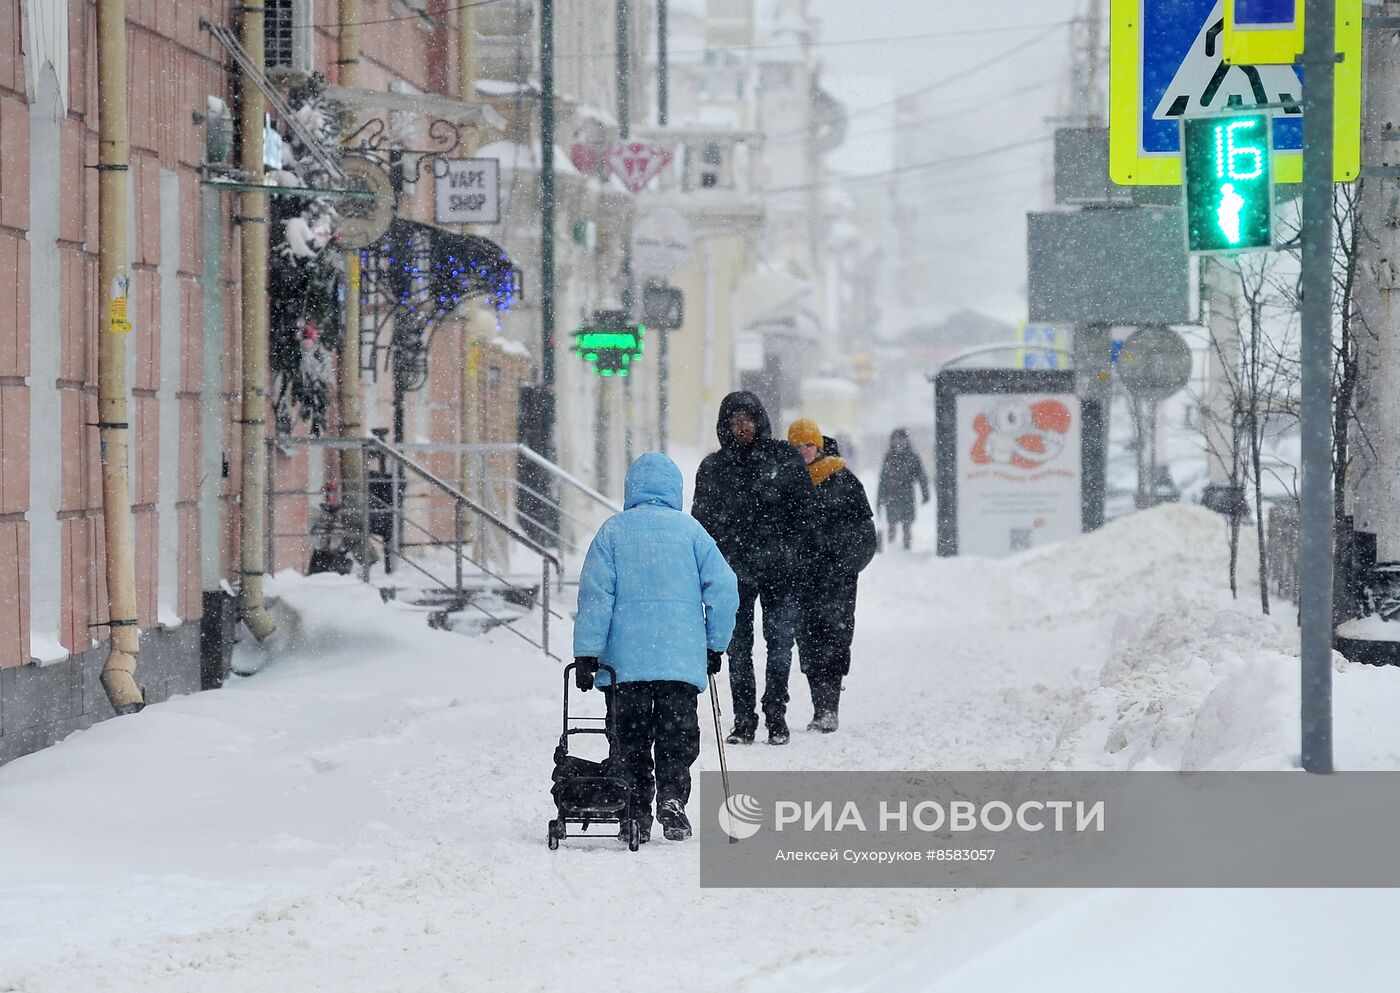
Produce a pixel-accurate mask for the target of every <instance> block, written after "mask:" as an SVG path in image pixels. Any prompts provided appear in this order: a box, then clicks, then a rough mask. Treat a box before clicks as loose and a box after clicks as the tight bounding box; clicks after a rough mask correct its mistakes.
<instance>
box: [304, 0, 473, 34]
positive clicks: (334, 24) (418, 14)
mask: <svg viewBox="0 0 1400 993" xmlns="http://www.w3.org/2000/svg"><path fill="white" fill-rule="evenodd" d="M497 2H498V0H475V2H473V3H464V4H459V5H458V6H456V7H447V8H445V9H443V10H439V11H436V13H439V14H451V13H453V12H454V11H458V10H468V9H470V8H472V7H485V6H486V5H487V4H492V3H497ZM397 21H420V22H422V23H426V24H436V22H435V21H434V20H433V15H432V14H431V13H429V12H428V11H427V10H419V11H415V12H414V13H412V14H401V15H399V16H398V17H381V18H379V19H378V20H374V21H317V22H316V23H315V24H313V25H311V26H312V27H313V28H348V27H359V26H361V25H365V24H393V23H395V22H397Z"/></svg>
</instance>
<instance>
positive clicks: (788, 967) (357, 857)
mask: <svg viewBox="0 0 1400 993" xmlns="http://www.w3.org/2000/svg"><path fill="white" fill-rule="evenodd" d="M919 523H920V532H919V533H920V539H921V541H920V545H916V550H915V551H914V552H909V553H906V552H903V551H902V550H893V551H889V552H886V553H884V554H882V555H880V556H877V558H876V561H875V562H874V563H873V564H872V566H871V568H870V570H869V571H868V572H867V573H866V574H865V575H864V576H863V578H862V581H861V602H860V608H859V616H858V620H857V626H856V643H855V647H854V652H853V655H854V663H853V668H852V672H851V675H850V677H849V678H848V680H847V692H846V695H845V698H844V699H843V703H842V728H841V731H840V733H838V734H835V735H821V734H817V733H815V732H813V733H807V732H805V731H802V730H801V728H802V726H803V724H805V722H806V719H807V716H808V714H809V713H810V711H808V710H807V709H806V708H807V707H808V699H807V690H806V687H805V685H804V680H803V679H802V677H801V676H800V674H799V673H798V672H797V671H796V670H794V673H793V679H792V684H791V693H792V703H791V705H790V710H789V721H790V723H791V724H792V725H793V726H794V729H795V732H794V736H793V740H792V743H791V744H790V745H788V746H787V747H785V748H769V747H767V746H764V745H761V744H760V745H755V746H752V747H749V748H731V749H730V750H729V763H730V767H731V768H733V769H886V770H898V769H1039V768H1045V767H1047V766H1049V767H1053V768H1068V767H1074V768H1091V769H1119V768H1124V769H1126V768H1160V767H1168V768H1216V769H1221V768H1239V767H1251V768H1255V767H1280V766H1286V765H1288V764H1289V763H1290V762H1291V761H1292V758H1291V757H1292V754H1293V752H1294V751H1295V750H1296V739H1297V732H1296V724H1297V699H1296V683H1297V669H1298V663H1297V658H1296V636H1295V635H1294V633H1293V631H1292V611H1291V608H1289V607H1288V606H1286V605H1284V606H1283V607H1282V609H1281V610H1280V611H1279V614H1280V616H1278V617H1276V618H1274V619H1269V618H1264V617H1261V616H1259V613H1258V603H1257V599H1256V598H1255V591H1253V590H1251V589H1249V588H1244V589H1242V591H1241V598H1240V600H1239V601H1235V600H1233V599H1231V598H1230V596H1229V593H1228V591H1227V589H1226V578H1225V577H1226V572H1225V561H1224V554H1225V553H1224V538H1223V526H1222V525H1221V523H1220V521H1219V519H1218V518H1215V517H1213V516H1211V515H1209V514H1208V513H1206V512H1204V511H1200V510H1199V509H1197V508H1192V507H1164V508H1159V509H1158V510H1155V511H1152V512H1149V513H1143V514H1138V515H1135V516H1134V517H1133V518H1130V519H1125V520H1122V521H1118V522H1115V523H1114V524H1112V525H1110V526H1109V527H1106V528H1104V529H1103V530H1102V531H1100V532H1098V533H1096V534H1092V535H1086V536H1083V537H1082V538H1079V539H1076V540H1073V541H1068V542H1064V543H1062V544H1061V545H1058V546H1053V547H1047V548H1044V549H1040V550H1037V551H1034V552H1030V553H1027V554H1025V555H1022V556H1020V557H1017V558H1012V559H1006V560H989V559H972V558H967V559H938V558H936V557H934V556H933V555H931V554H929V553H927V552H925V551H921V550H918V549H919V547H920V546H921V545H922V546H925V547H926V542H927V539H928V536H929V530H930V522H929V520H928V518H927V517H924V518H921V519H920V522H919ZM1242 561H1246V562H1250V561H1253V559H1252V550H1251V549H1250V548H1249V547H1246V549H1245V550H1244V552H1243V553H1242ZM269 590H270V592H272V593H274V594H275V595H276V596H277V597H279V598H280V600H281V603H282V604H283V605H284V606H285V607H286V608H287V609H288V612H287V613H286V614H285V615H283V616H280V617H279V630H278V633H277V634H276V635H275V636H274V637H273V638H272V639H270V640H269V642H268V643H266V644H264V645H262V646H258V645H255V644H254V643H252V641H251V640H247V641H245V642H243V643H241V644H240V645H239V648H238V663H239V666H240V669H242V670H243V671H248V672H256V675H254V676H252V677H251V678H247V679H234V680H233V681H231V682H230V683H229V684H228V685H227V686H226V687H225V688H224V689H222V690H220V691H218V692H213V693H202V694H198V695H195V696H189V697H182V698H176V699H174V700H171V701H169V702H167V703H163V704H161V705H159V706H154V707H151V708H149V709H148V710H146V711H144V712H143V713H142V714H140V715H138V716H135V717H131V718H122V719H119V720H114V721H108V722H106V723H103V724H100V725H98V726H96V727H93V728H91V729H89V730H86V731H83V732H81V733H78V734H75V735H73V736H72V737H70V738H69V739H68V740H66V741H64V742H63V743H61V744H59V745H57V746H55V747H53V748H50V749H48V750H46V751H44V752H41V753H38V754H36V755H32V756H28V757H26V758H23V759H20V760H18V761H15V762H13V763H10V764H9V765H6V766H4V767H0V797H3V802H2V803H0V850H3V851H6V852H9V853H22V857H12V858H9V859H5V860H3V861H0V991H3V993H17V991H23V993H68V991H71V990H87V989H103V990H109V991H113V993H165V991H169V993H175V991H180V993H183V991H188V990H198V991H199V993H244V991H248V990H297V991H315V990H327V991H330V990H335V991H341V990H350V989H353V990H356V991H364V993H379V991H385V993H387V991H400V990H401V991H405V993H407V991H413V993H419V991H428V990H433V991H445V993H452V991H458V990H460V991H464V993H465V991H468V990H470V991H473V993H476V991H485V990H501V991H510V993H516V991H526V990H543V989H560V988H564V987H577V988H594V987H603V988H622V989H632V988H644V987H649V986H661V987H666V988H674V989H677V990H682V991H685V993H691V991H696V993H710V991H715V993H722V991H734V990H746V991H749V993H760V991H772V993H798V991H801V993H821V991H829V993H836V991H842V993H848V991H856V990H872V991H874V990H879V991H881V993H904V991H908V993H916V991H917V993H928V991H941V990H949V991H954V990H956V991H957V993H966V991H969V990H979V989H996V990H1016V989H1023V988H1029V987H1030V986H1032V985H1034V987H1035V988H1036V989H1039V990H1046V991H1056V990H1069V989H1119V988H1122V987H1123V985H1124V984H1125V983H1126V984H1127V985H1128V986H1129V987H1131V988H1132V989H1134V990H1144V991H1147V990H1158V989H1161V990H1166V989H1184V988H1189V989H1200V988H1220V987H1224V988H1232V989H1256V988H1270V989H1290V988H1297V987H1296V986H1292V985H1290V982H1291V980H1292V979H1294V978H1297V977H1302V976H1308V977H1312V976H1313V975H1314V974H1315V972H1316V970H1314V972H1309V971H1308V969H1309V968H1311V966H1310V963H1312V962H1313V961H1314V960H1315V961H1318V962H1322V961H1324V960H1325V961H1327V962H1329V963H1330V964H1331V966H1333V967H1335V968H1336V969H1337V972H1336V973H1335V975H1333V974H1330V973H1329V974H1328V975H1333V978H1334V979H1335V980H1336V981H1335V982H1332V983H1331V984H1330V985H1331V986H1332V987H1337V988H1354V989H1379V988H1383V986H1382V985H1380V984H1376V983H1368V982H1366V981H1364V980H1365V979H1366V978H1367V977H1368V976H1369V973H1368V972H1367V970H1371V969H1379V968H1382V967H1387V968H1392V969H1393V967H1394V964H1395V958H1396V954H1397V953H1396V952H1395V950H1393V949H1392V948H1391V947H1390V946H1386V945H1384V943H1382V944H1381V945H1379V946H1377V945H1376V943H1375V942H1374V940H1373V938H1371V937H1368V936H1367V935H1368V932H1366V931H1365V930H1364V929H1355V928H1354V927H1352V924H1353V922H1354V921H1355V920H1357V919H1385V918H1388V917H1391V916H1394V912H1395V909H1396V904H1397V902H1400V898H1396V897H1395V896H1393V895H1391V894H1377V895H1374V896H1371V895H1367V896H1357V895H1356V894H1351V893H1347V892H1345V891H1322V892H1307V893H1270V894H1268V896H1267V899H1266V898H1264V897H1259V896H1256V895H1255V894H1254V893H1249V892H1245V893H1225V894H1221V893H1217V892H1213V891H1212V892H1204V893H1199V892H1191V891H1184V892H1180V893H1160V892H1159V893H1143V892H1139V891H1124V892H1114V893H1108V894H1094V893H1088V894H1086V893H1081V892H1068V893H1066V892H1057V891H1046V892H1032V893H1027V892H1019V891H1011V890H1003V891H994V892H989V893H984V892H972V891H934V890H917V889H915V890H700V889H699V888H698V886H697V880H698V864H697V861H698V851H697V846H696V845H695V844H693V843H686V844H681V845H677V844H673V843H667V842H665V841H662V840H658V841H655V842H653V843H652V844H649V845H647V846H645V847H644V848H643V849H642V850H641V851H640V852H638V853H636V854H635V855H634V854H630V853H628V852H627V851H626V850H625V848H623V847H622V846H620V845H619V844H617V843H616V842H615V841H612V840H600V841H595V842H573V841H570V842H566V843H565V845H564V846H563V848H562V849H561V850H560V851H558V852H550V851H548V850H547V849H546V847H545V823H546V821H547V820H548V818H549V817H550V816H552V808H551V805H550V800H549V773H550V766H551V753H552V750H553V747H554V743H555V741H556V739H557V737H558V734H559V694H560V691H561V679H560V674H559V668H558V665H557V664H556V663H554V662H549V661H546V660H544V659H542V658H541V656H540V654H539V653H538V652H537V651H534V650H532V649H530V648H529V647H528V646H526V645H525V644H524V642H522V641H520V640H519V639H518V638H515V637H513V636H512V635H511V634H510V633H509V632H505V631H501V630H496V631H492V632H490V633H488V634H485V635H480V636H476V637H472V638H466V637H462V636H458V635H454V634H451V633H448V632H443V631H435V630H431V629H429V628H428V627H427V626H426V624H425V618H424V617H423V614H422V613H421V612H418V611H414V610H411V609H409V608H407V607H406V606H405V605H403V604H399V603H383V602H381V601H380V598H379V596H378V595H377V593H376V592H375V591H374V590H372V589H370V588H367V587H364V586H361V585H359V584H357V583H356V582H355V581H354V580H352V579H350V578H348V577H340V576H334V575H325V576H313V577H298V576H291V575H286V574H284V575H282V576H279V577H277V578H276V580H275V581H274V582H273V583H271V584H270V585H269ZM566 606H567V603H566ZM561 612H563V613H567V610H563V609H561ZM537 625H538V615H534V617H533V618H528V617H527V618H526V619H525V620H523V621H522V622H520V625H519V626H520V629H521V631H523V632H527V633H533V632H535V631H537V630H538V626H537ZM570 633H571V632H570V631H569V625H568V623H567V622H565V623H563V624H560V625H559V626H558V628H557V629H556V630H555V631H553V632H552V638H554V639H557V640H555V641H554V644H555V645H556V648H558V647H564V648H566V647H567V645H568V643H569V637H570ZM726 668H727V663H726ZM726 678H727V674H725V675H722V676H721V701H722V703H723V705H724V707H725V709H726V710H727V709H728V702H729V701H728V693H727V692H726V689H725V687H724V680H725V679H726ZM1336 694H1337V739H1338V764H1339V765H1340V766H1342V767H1347V768H1360V767H1366V768H1386V767H1389V768H1395V767H1400V746H1397V741H1398V740H1400V736H1397V735H1396V734H1395V733H1394V730H1393V724H1394V714H1395V713H1397V712H1400V671H1395V670H1380V669H1369V668H1366V667H1349V666H1343V667H1341V668H1340V670H1339V671H1338V672H1337V678H1336ZM575 699H576V701H577V702H579V703H582V704H583V705H584V707H585V708H586V712H592V713H596V712H597V711H598V710H599V709H601V708H600V701H599V699H598V697H597V695H596V694H590V695H589V696H588V697H587V698H583V699H579V698H575ZM701 707H702V714H701V724H702V750H701V758H700V761H699V763H698V768H700V769H714V768H716V767H717V761H716V750H715V742H714V740H713V734H714V732H713V726H712V724H711V722H710V720H709V713H708V710H709V702H708V701H707V700H704V699H702V700H701ZM726 722H727V718H726ZM691 814H692V818H700V817H704V816H706V812H705V811H702V810H700V809H699V808H698V805H696V803H695V801H694V800H692V809H691ZM1318 912H1320V913H1321V914H1322V915H1323V916H1325V917H1326V918H1327V919H1329V920H1331V921H1334V922H1337V923H1336V924H1335V925H1334V926H1333V927H1332V930H1330V931H1328V932H1327V933H1326V940H1329V941H1331V940H1333V939H1335V941H1336V942H1337V943H1338V947H1343V948H1344V955H1343V956H1342V959H1341V960H1334V959H1332V958H1330V957H1325V956H1324V957H1318V956H1316V953H1315V949H1316V947H1317V945H1316V943H1312V942H1309V941H1303V940H1301V939H1300V938H1297V939H1295V935H1299V936H1301V935H1302V934H1303V933H1305V932H1304V931H1303V930H1302V929H1303V927H1304V925H1303V924H1302V922H1303V921H1304V920H1305V918H1306V917H1307V915H1309V914H1314V913H1318ZM75 921H81V922H82V926H81V928H78V927H75V926H74V924H73V922H75ZM756 923H757V924H761V926H755V924H756ZM1202 932H1204V933H1202ZM1353 934H1354V935H1355V936H1356V938H1355V939H1353V938H1352V937H1351V935H1353ZM610 935H617V936H618V937H619V938H620V940H621V944H620V946H619V947H617V948H614V947H612V946H610V945H609V943H608V938H609V936H610ZM1348 942H1350V943H1351V944H1347V943H1348ZM1183 947H1191V948H1192V949H1193V954H1192V955H1190V956H1182V955H1180V954H1179V951H1180V949H1181V948H1183ZM624 953H625V954H624ZM620 955H621V956H623V958H622V960H621V961H620V959H619V956H620ZM1203 957H1204V960H1205V961H1207V962H1208V963H1209V964H1208V965H1202V966H1197V965H1196V964H1195V963H1197V962H1198V961H1199V960H1202V959H1203ZM1343 960H1344V961H1343ZM1090 961H1094V962H1096V963H1098V966H1097V967H1096V968H1095V970H1093V971H1092V972H1089V971H1086V970H1085V964H1086V963H1088V962H1090ZM1232 970H1233V971H1232ZM1346 970H1350V971H1349V972H1348V971H1346ZM1095 977H1103V978H1101V979H1096V978H1095ZM1325 978H1326V977H1325V976H1323V977H1320V979H1319V983H1318V985H1328V984H1326V983H1323V982H1321V979H1325ZM1095 982H1097V983H1098V985H1097V986H1095V985H1094V984H1095ZM1154 983H1155V984H1156V985H1153V984H1154Z"/></svg>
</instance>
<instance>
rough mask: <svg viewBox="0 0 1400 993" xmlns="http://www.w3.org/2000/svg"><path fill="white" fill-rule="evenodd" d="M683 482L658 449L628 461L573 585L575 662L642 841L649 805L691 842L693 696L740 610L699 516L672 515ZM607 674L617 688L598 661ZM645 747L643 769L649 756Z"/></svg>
mask: <svg viewBox="0 0 1400 993" xmlns="http://www.w3.org/2000/svg"><path fill="white" fill-rule="evenodd" d="M683 490H684V483H683V482H682V479H681V471H680V469H678V468H676V464H675V463H674V462H672V461H671V460H670V459H669V458H667V457H666V456H665V455H663V454H662V453H660V452H647V453H645V454H644V455H641V456H639V457H638V458H637V460H636V461H635V462H633V463H632V468H630V469H629V470H628V471H627V482H626V485H625V488H624V493H623V497H624V508H625V509H624V510H623V512H622V513H620V514H615V515H614V516H612V517H610V518H608V520H607V521H605V522H604V523H603V526H602V527H601V528H599V529H598V533H597V535H595V536H594V538H593V543H592V544H591V545H589V546H588V555H587V556H586V557H585V558H584V562H583V570H582V571H581V572H580V573H579V582H578V617H577V619H576V620H575V621H574V661H575V662H577V663H578V668H577V669H576V679H577V681H578V686H579V689H582V690H588V689H592V687H593V685H594V683H595V681H596V682H597V684H598V685H599V686H600V687H602V688H603V690H604V693H605V694H606V695H607V698H608V701H607V702H608V712H609V713H610V714H611V715H612V717H613V720H614V722H615V724H616V726H617V734H618V752H619V754H618V756H617V760H618V765H619V771H620V774H621V775H622V776H623V777H624V778H625V779H627V781H628V782H629V783H630V784H631V787H632V804H633V810H634V811H635V813H636V816H637V820H638V822H639V824H640V825H641V828H642V840H643V841H645V840H647V839H648V838H650V836H651V802H652V795H653V791H655V794H656V800H657V812H656V818H657V820H659V821H660V822H661V827H662V831H663V833H664V834H665V836H666V838H667V839H668V840H671V841H680V840H683V839H685V838H688V837H690V822H689V821H688V820H687V819H686V816H685V805H686V803H687V801H688V800H689V799H690V767H691V765H692V764H693V763H694V762H695V760H696V758H697V757H699V755H700V725H699V720H698V718H697V713H696V711H697V702H698V696H699V694H700V692H701V691H702V690H704V689H705V686H706V683H707V681H708V678H709V675H710V674H711V673H715V672H718V671H719V667H720V662H721V659H722V656H723V653H724V651H725V649H726V648H728V647H729V639H730V636H731V635H732V634H733V633H734V615H735V613H736V612H737V610H738V609H739V582H738V580H737V579H736V578H735V576H734V571H733V570H732V569H730V568H729V564H728V563H727V562H725V560H724V556H723V555H722V554H721V553H720V550H719V547H718V546H717V545H716V544H715V542H714V539H713V538H711V537H710V536H709V534H708V533H707V532H706V531H705V529H704V528H703V527H701V526H700V523H699V522H698V521H696V520H695V518H693V517H691V516H690V515H689V514H686V513H684V512H683V511H682V510H681V506H682V496H683ZM600 661H601V662H604V663H606V664H608V665H610V666H612V667H613V669H614V670H616V672H617V685H616V686H612V685H610V684H611V682H612V680H611V678H610V677H609V675H608V674H607V673H606V672H603V673H599V671H598V665H599V662H600ZM653 750H654V751H655V763H654V766H653V761H652V752H653Z"/></svg>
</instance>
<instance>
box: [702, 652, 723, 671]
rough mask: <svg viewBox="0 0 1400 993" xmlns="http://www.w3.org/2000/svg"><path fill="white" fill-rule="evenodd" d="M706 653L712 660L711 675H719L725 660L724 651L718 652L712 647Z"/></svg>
mask: <svg viewBox="0 0 1400 993" xmlns="http://www.w3.org/2000/svg"><path fill="white" fill-rule="evenodd" d="M705 654H706V656H707V657H708V658H709V661H710V675H711V676H714V675H718V674H719V667H720V664H721V663H722V662H724V653H723V652H717V651H715V650H714V649H713V648H711V649H709V650H708V651H707V652H706V653H705Z"/></svg>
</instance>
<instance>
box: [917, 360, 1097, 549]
mask: <svg viewBox="0 0 1400 993" xmlns="http://www.w3.org/2000/svg"><path fill="white" fill-rule="evenodd" d="M935 407H936V411H935V420H936V434H937V438H936V445H937V452H936V458H935V467H936V476H937V489H938V553H939V554H940V555H985V556H993V557H997V556H1004V555H1010V554H1012V553H1014V552H1018V551H1023V550H1025V549H1028V548H1033V547H1036V546H1038V545H1044V544H1047V543H1049V542H1052V541H1059V540H1061V539H1064V538H1069V537H1072V536H1073V535H1076V534H1079V533H1081V532H1083V531H1089V530H1092V529H1094V528H1096V527H1098V526H1099V525H1100V524H1101V523H1102V522H1103V475H1104V470H1103V457H1102V452H1103V445H1102V436H1103V425H1102V418H1101V416H1100V413H1099V407H1098V404H1097V403H1096V402H1094V401H1089V400H1083V399H1081V398H1080V397H1078V396H1076V395H1075V393H1074V374H1073V373H1072V372H1068V371H1048V370H1047V371H1039V370H1037V371H1028V370H1019V369H958V370H947V371H944V372H942V373H939V375H938V376H937V378H936V380H935Z"/></svg>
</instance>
